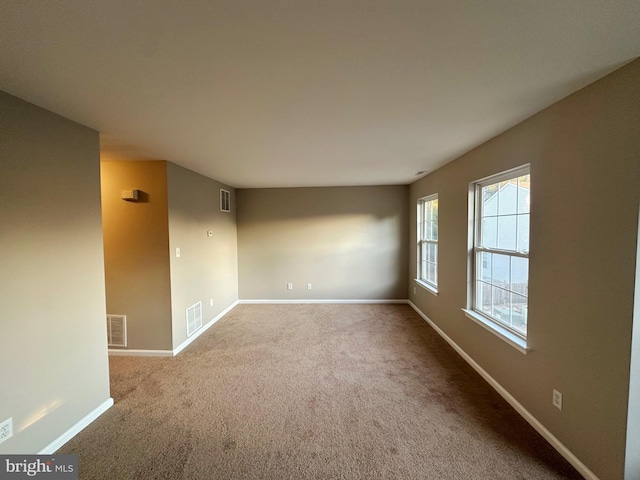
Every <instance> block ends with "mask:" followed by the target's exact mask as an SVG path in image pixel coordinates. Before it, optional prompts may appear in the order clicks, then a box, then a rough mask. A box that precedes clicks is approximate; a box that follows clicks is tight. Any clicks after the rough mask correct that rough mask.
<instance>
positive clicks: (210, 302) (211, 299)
mask: <svg viewBox="0 0 640 480" xmlns="http://www.w3.org/2000/svg"><path fill="white" fill-rule="evenodd" d="M209 306H210V307H213V298H210V299H209Z"/></svg>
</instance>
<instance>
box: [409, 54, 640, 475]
mask: <svg viewBox="0 0 640 480" xmlns="http://www.w3.org/2000/svg"><path fill="white" fill-rule="evenodd" d="M638 132H640V61H635V62H633V63H632V64H630V65H628V66H626V67H624V68H622V69H621V70H618V71H617V72H615V73H613V74H612V75H610V76H607V77H605V78H604V79H602V80H600V81H598V82H596V83H594V84H592V85H591V86H589V87H587V88H585V89H583V90H581V91H579V92H577V93H575V94H574V95H571V96H570V97H567V98H566V99H564V100H562V101H560V102H558V103H556V104H555V105H553V106H551V107H549V108H547V109H546V110H544V111H542V112H540V113H538V114H537V115H535V116H534V117H532V118H530V119H528V120H526V121H525V122H523V123H521V124H520V125H518V126H516V127H514V128H512V129H511V130H508V131H507V132H505V133H503V134H502V135H500V136H498V137H496V138H494V139H493V140H491V141H489V142H487V143H485V144H484V145H482V146H480V147H478V148H477V149H475V150H473V151H471V152H469V153H468V154H466V155H464V156H462V157H461V158H459V159H457V160H455V161H454V162H452V163H450V164H448V165H446V166H445V167H443V168H441V169H439V170H437V171H435V172H433V173H432V174H430V175H428V176H427V177H425V178H424V179H421V180H420V181H418V182H416V183H414V184H413V185H411V194H410V198H411V200H410V207H409V211H410V212H411V214H412V215H414V212H415V211H416V202H417V200H418V198H420V197H423V196H425V195H428V194H432V193H438V195H439V221H440V225H439V234H440V258H439V279H440V282H439V287H438V290H439V294H438V296H434V295H432V294H430V293H428V292H427V291H425V290H424V289H422V288H421V287H420V286H416V292H417V293H415V294H414V293H413V287H412V288H411V289H410V298H411V300H412V301H413V302H414V303H415V304H416V305H417V306H418V307H419V308H420V309H421V310H422V311H423V312H424V313H425V314H426V315H427V316H429V317H430V318H431V319H432V320H433V321H434V322H435V323H436V324H437V325H438V326H439V327H440V328H441V329H442V330H443V331H444V332H445V333H446V334H447V335H448V336H449V337H451V338H452V339H453V340H454V341H455V342H456V343H457V344H458V345H459V346H460V347H462V349H463V350H465V351H466V352H467V353H468V354H469V355H470V356H471V357H472V358H473V359H474V360H475V361H476V362H477V363H478V364H479V365H480V366H481V367H482V368H484V369H485V370H486V371H487V372H488V373H489V374H490V375H492V376H493V377H494V378H495V379H496V380H497V381H498V382H499V383H500V384H501V385H502V386H503V387H505V388H506V389H507V391H509V392H510V393H511V394H512V395H513V396H514V397H515V398H516V399H517V400H518V401H519V402H520V403H521V404H522V405H523V406H524V407H525V408H526V409H527V410H528V411H529V412H531V413H532V414H533V415H534V417H536V418H537V419H538V420H540V421H541V422H542V424H543V425H545V426H546V427H547V428H548V429H549V430H550V431H551V433H552V434H553V435H555V436H556V437H557V438H558V439H559V440H560V441H561V442H562V443H563V444H564V445H565V446H566V447H568V448H569V449H570V450H571V451H572V452H573V453H574V454H575V455H576V456H577V457H578V458H579V459H580V460H581V461H582V462H583V463H584V464H585V465H586V466H587V467H588V468H590V469H591V470H592V471H593V472H594V473H595V474H596V475H597V476H599V478H601V479H602V480H609V479H621V478H623V474H624V473H623V472H624V464H625V439H626V425H627V406H628V405H627V400H628V398H629V397H628V394H629V368H630V354H631V333H632V323H633V308H634V278H635V262H636V240H637V234H638V205H639V199H640V135H638ZM525 163H530V164H531V178H532V190H531V196H532V214H531V253H530V279H529V295H530V300H529V335H528V340H529V345H530V346H531V348H532V351H531V352H530V353H529V354H527V355H523V354H522V353H520V352H518V351H517V350H515V349H514V348H512V347H511V346H509V345H507V344H506V343H505V342H504V341H502V340H501V339H499V338H497V337H496V336H494V335H492V334H491V333H489V332H487V331H486V330H485V329H483V328H482V327H481V326H479V325H477V324H475V323H474V322H472V321H471V320H469V319H468V318H467V317H465V315H464V313H463V312H462V311H461V308H463V307H465V306H466V302H467V238H468V237H467V232H468V226H469V222H468V213H467V207H468V188H469V183H470V182H473V181H475V180H478V179H481V178H483V177H486V176H488V175H491V174H495V173H498V172H501V171H504V170H507V169H510V168H512V167H517V166H519V165H522V164H525ZM415 238H416V227H415V225H414V222H412V224H411V243H410V245H411V261H410V268H411V272H410V278H415V270H416V269H415V263H416V246H415ZM553 388H555V389H557V390H559V391H561V392H562V393H563V395H564V409H563V410H562V411H559V410H557V409H556V408H555V407H553V406H552V404H551V397H552V389H553Z"/></svg>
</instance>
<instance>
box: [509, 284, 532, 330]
mask: <svg viewBox="0 0 640 480" xmlns="http://www.w3.org/2000/svg"><path fill="white" fill-rule="evenodd" d="M511 312H512V313H511V326H512V327H513V328H515V329H516V330H518V331H519V332H521V333H525V334H526V333H527V313H528V308H527V298H526V297H523V296H521V295H517V294H515V293H512V294H511Z"/></svg>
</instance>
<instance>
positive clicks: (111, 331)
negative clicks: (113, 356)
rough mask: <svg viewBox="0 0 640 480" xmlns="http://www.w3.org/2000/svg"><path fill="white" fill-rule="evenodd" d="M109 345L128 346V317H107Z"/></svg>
mask: <svg viewBox="0 0 640 480" xmlns="http://www.w3.org/2000/svg"><path fill="white" fill-rule="evenodd" d="M107 345H108V346H109V347H126V346H127V316H126V315H107Z"/></svg>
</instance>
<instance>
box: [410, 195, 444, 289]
mask: <svg viewBox="0 0 640 480" xmlns="http://www.w3.org/2000/svg"><path fill="white" fill-rule="evenodd" d="M434 201H435V202H438V194H437V193H434V194H431V195H427V196H425V197H422V198H419V199H418V204H417V210H418V212H417V213H418V215H417V228H416V230H417V251H416V252H417V263H416V279H415V280H416V283H418V285H420V286H422V287H424V288H426V289H427V290H428V291H429V292H431V293H433V294H437V293H438V241H439V233H438V236H437V237H436V239H435V240H434V239H432V238H429V239H427V238H426V237H427V235H426V228H425V227H426V223H427V220H426V218H425V215H426V210H427V204H428V203H430V202H434ZM436 208H439V204H438V203H436ZM435 223H436V225H438V219H437V218H436V220H435ZM423 244H430V245H435V247H436V248H435V260H434V261H431V262H428V263H430V264H432V265H434V271H435V279H430V278H427V277H428V273H427V272H424V271H423V270H424V269H423V268H422V264H423V255H422V247H423Z"/></svg>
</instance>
